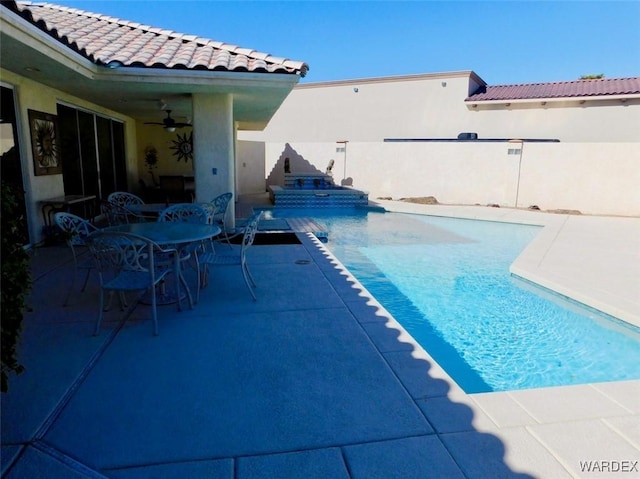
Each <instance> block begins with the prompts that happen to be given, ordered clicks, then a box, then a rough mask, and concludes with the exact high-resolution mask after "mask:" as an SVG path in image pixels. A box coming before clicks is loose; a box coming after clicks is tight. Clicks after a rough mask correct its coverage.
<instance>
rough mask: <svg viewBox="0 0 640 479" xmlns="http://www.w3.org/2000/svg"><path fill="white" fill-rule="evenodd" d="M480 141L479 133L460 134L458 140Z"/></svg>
mask: <svg viewBox="0 0 640 479" xmlns="http://www.w3.org/2000/svg"><path fill="white" fill-rule="evenodd" d="M477 139H478V134H477V133H460V134H459V135H458V140H465V141H468V140H477Z"/></svg>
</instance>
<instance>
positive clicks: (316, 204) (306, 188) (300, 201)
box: [268, 173, 369, 208]
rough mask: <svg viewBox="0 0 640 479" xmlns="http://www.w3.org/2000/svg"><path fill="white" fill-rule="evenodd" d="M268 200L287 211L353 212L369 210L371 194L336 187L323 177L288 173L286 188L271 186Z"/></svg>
mask: <svg viewBox="0 0 640 479" xmlns="http://www.w3.org/2000/svg"><path fill="white" fill-rule="evenodd" d="M268 190H269V198H270V200H271V202H272V203H273V204H274V205H275V206H281V207H285V208H352V207H354V206H366V205H367V204H368V203H369V194H368V193H366V192H364V191H360V190H356V189H354V188H350V187H347V186H336V185H335V184H334V183H333V178H332V177H331V176H330V175H326V174H323V173H304V174H293V173H286V174H285V179H284V187H282V186H278V185H269V187H268Z"/></svg>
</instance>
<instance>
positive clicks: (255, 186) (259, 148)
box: [236, 141, 266, 195]
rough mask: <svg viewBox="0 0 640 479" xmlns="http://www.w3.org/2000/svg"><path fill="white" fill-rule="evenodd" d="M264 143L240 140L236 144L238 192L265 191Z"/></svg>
mask: <svg viewBox="0 0 640 479" xmlns="http://www.w3.org/2000/svg"><path fill="white" fill-rule="evenodd" d="M264 161H265V154H264V143H261V142H250V141H239V142H237V145H236V171H237V174H236V182H237V183H236V194H237V195H248V194H255V193H264V191H265V189H266V184H265V175H264V171H265V166H264Z"/></svg>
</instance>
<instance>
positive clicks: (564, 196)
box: [265, 142, 640, 216]
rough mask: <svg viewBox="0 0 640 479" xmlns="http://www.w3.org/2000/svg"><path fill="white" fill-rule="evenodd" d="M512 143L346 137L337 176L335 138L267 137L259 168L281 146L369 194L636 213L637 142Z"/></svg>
mask: <svg viewBox="0 0 640 479" xmlns="http://www.w3.org/2000/svg"><path fill="white" fill-rule="evenodd" d="M519 146H520V144H519V143H517V144H513V143H507V142H500V143H481V142H466V143H451V142H428V143H382V142H354V143H349V144H348V146H347V152H346V174H345V161H344V155H343V154H336V153H335V148H336V144H335V143H296V142H292V143H275V142H273V143H268V144H266V145H265V156H266V164H265V168H266V174H267V176H268V175H269V173H270V172H272V171H274V170H280V169H281V168H282V167H283V163H282V158H283V154H284V152H285V151H286V152H288V154H289V155H290V154H291V152H295V154H296V155H299V157H300V158H302V159H303V160H304V162H305V163H306V162H308V163H311V165H313V166H315V167H316V168H317V170H318V171H324V170H325V168H326V165H327V162H328V159H330V158H334V159H335V166H334V169H333V172H334V180H335V182H336V183H337V184H340V182H341V180H343V179H344V178H345V177H346V178H351V179H352V180H353V187H355V188H359V189H362V190H365V191H368V192H369V198H370V199H375V198H378V197H392V198H394V199H398V198H403V197H421V196H434V197H436V199H437V200H438V201H439V202H440V203H445V204H468V205H473V204H481V205H487V204H498V205H500V206H503V207H514V206H517V207H522V208H527V207H529V206H532V205H537V206H538V207H540V208H541V209H544V210H552V209H572V210H578V211H580V212H582V213H583V214H600V215H624V216H640V188H638V187H637V185H639V184H640V167H639V165H640V143H528V142H526V143H524V146H523V148H522V158H520V155H518V154H515V155H514V154H509V151H508V150H509V149H510V148H511V149H517V148H519ZM292 171H293V172H295V171H296V170H295V168H294V167H293V166H292ZM518 173H520V174H518ZM516 198H517V204H516Z"/></svg>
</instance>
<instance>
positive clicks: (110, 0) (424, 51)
mask: <svg viewBox="0 0 640 479" xmlns="http://www.w3.org/2000/svg"><path fill="white" fill-rule="evenodd" d="M47 1H48V2H49V3H55V4H58V5H65V6H69V7H74V8H79V9H82V10H86V11H90V12H94V13H103V14H108V15H111V16H114V17H118V18H121V19H123V20H130V21H136V22H140V23H143V24H147V25H151V26H154V27H162V28H165V29H169V30H173V31H175V32H179V33H186V34H194V35H198V36H201V37H205V38H209V39H212V40H216V41H220V42H224V43H228V44H232V45H238V46H241V47H245V48H250V49H253V50H257V51H260V52H265V53H270V54H272V55H275V56H278V57H284V58H289V59H291V60H297V61H304V62H305V63H307V64H308V65H309V68H310V69H309V72H308V74H307V76H306V77H305V78H304V79H302V80H301V83H315V82H324V81H334V80H349V79H363V78H373V77H386V76H398V75H412V74H423V73H447V72H457V71H468V70H473V71H474V72H475V73H477V74H478V75H479V76H480V77H481V78H482V79H483V80H484V81H485V82H487V83H488V84H489V85H505V84H519V83H539V82H554V81H568V80H576V79H578V78H580V76H582V75H589V74H604V76H605V77H606V78H623V77H631V76H640V1H639V0H633V1H622V2H621V1H613V0H601V1H576V0H572V1H553V0H549V1H544V0H537V1H534V0H531V1H511V0H494V1H488V2H483V1H462V2H461V1H445V0H441V1H415V0H414V1H373V0H369V1H332V0H323V1H301V0H289V1H269V0H262V1H242V0H236V1H214V0H181V1H170V0H145V1H142V0H137V1H136V0H83V1H70V0H69V1H68V0H47Z"/></svg>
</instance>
